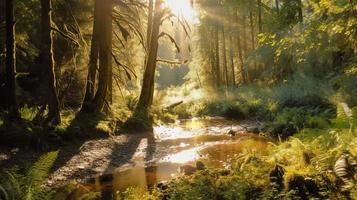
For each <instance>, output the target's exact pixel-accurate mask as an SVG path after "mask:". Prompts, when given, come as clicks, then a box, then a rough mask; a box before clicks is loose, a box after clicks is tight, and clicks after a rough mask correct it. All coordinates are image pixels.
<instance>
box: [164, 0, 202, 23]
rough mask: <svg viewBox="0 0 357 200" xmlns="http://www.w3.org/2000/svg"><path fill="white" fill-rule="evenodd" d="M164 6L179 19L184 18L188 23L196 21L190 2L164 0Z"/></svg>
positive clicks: (184, 0) (194, 11)
mask: <svg viewBox="0 0 357 200" xmlns="http://www.w3.org/2000/svg"><path fill="white" fill-rule="evenodd" d="M166 6H167V7H168V8H170V9H171V11H172V12H173V13H174V14H175V15H177V16H180V17H184V18H185V19H186V20H187V21H189V22H190V23H194V22H195V21H196V20H197V12H196V10H195V9H194V8H193V7H192V5H191V3H190V0H166Z"/></svg>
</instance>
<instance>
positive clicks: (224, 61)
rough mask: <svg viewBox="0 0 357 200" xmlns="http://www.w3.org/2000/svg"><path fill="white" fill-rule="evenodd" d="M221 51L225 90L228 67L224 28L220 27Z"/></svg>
mask: <svg viewBox="0 0 357 200" xmlns="http://www.w3.org/2000/svg"><path fill="white" fill-rule="evenodd" d="M222 44H223V45H222V51H223V70H224V80H225V86H226V88H227V87H228V85H229V80H228V79H229V78H228V67H227V48H226V33H225V30H224V26H222Z"/></svg>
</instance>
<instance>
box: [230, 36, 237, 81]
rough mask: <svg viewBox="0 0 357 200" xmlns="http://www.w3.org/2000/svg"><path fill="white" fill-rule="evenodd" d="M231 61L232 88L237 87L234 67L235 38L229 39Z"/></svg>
mask: <svg viewBox="0 0 357 200" xmlns="http://www.w3.org/2000/svg"><path fill="white" fill-rule="evenodd" d="M229 59H230V65H231V72H232V86H235V85H236V72H235V66H234V48H233V36H230V37H229Z"/></svg>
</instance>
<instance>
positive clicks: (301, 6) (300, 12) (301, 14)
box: [297, 0, 304, 23]
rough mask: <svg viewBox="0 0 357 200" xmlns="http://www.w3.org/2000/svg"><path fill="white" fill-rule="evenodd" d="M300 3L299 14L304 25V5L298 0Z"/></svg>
mask: <svg viewBox="0 0 357 200" xmlns="http://www.w3.org/2000/svg"><path fill="white" fill-rule="evenodd" d="M297 1H298V5H299V10H298V13H299V21H300V22H301V23H302V22H303V21H304V16H303V13H302V9H303V4H302V1H301V0H297Z"/></svg>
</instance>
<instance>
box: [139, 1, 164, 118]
mask: <svg viewBox="0 0 357 200" xmlns="http://www.w3.org/2000/svg"><path fill="white" fill-rule="evenodd" d="M162 3H163V1H162V0H156V2H155V7H154V14H153V23H152V28H151V36H150V45H149V49H148V58H147V62H146V67H145V72H144V79H143V85H142V88H141V93H140V98H139V102H138V104H137V108H136V112H137V113H138V114H139V113H140V115H141V114H143V115H144V116H143V117H148V116H145V115H147V114H148V109H149V107H150V106H151V104H152V101H153V95H154V85H155V82H154V80H155V71H156V61H157V51H158V47H159V34H160V26H161V19H162V14H163V13H162V10H163V9H162ZM149 17H150V16H149ZM149 25H150V24H148V26H149Z"/></svg>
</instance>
